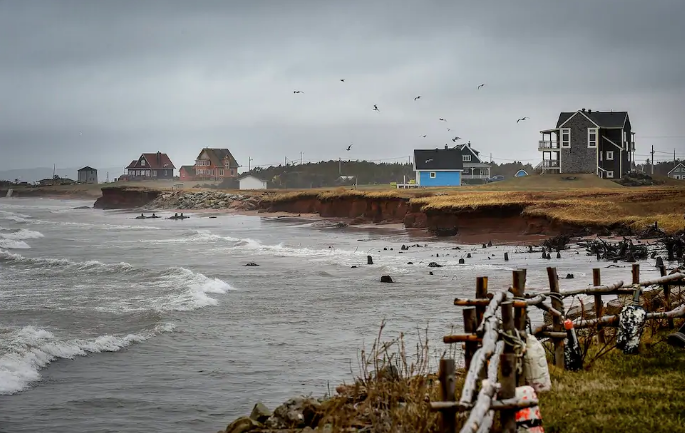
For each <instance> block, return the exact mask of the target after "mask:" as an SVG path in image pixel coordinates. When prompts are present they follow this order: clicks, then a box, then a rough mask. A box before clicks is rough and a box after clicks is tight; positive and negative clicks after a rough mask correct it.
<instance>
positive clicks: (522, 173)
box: [514, 169, 528, 177]
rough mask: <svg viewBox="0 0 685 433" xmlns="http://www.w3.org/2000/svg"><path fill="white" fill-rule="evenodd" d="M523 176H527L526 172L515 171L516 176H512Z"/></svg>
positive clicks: (522, 170)
mask: <svg viewBox="0 0 685 433" xmlns="http://www.w3.org/2000/svg"><path fill="white" fill-rule="evenodd" d="M523 176H528V172H527V171H526V170H524V169H521V170H519V171H517V172H516V174H515V175H514V177H523Z"/></svg>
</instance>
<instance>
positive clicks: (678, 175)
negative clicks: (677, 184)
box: [668, 162, 685, 180]
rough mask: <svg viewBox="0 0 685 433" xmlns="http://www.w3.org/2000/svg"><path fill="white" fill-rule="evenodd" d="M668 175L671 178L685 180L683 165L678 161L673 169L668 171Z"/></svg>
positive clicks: (684, 167)
mask: <svg viewBox="0 0 685 433" xmlns="http://www.w3.org/2000/svg"><path fill="white" fill-rule="evenodd" d="M668 177H670V178H671V179H678V180H685V166H684V165H683V163H682V162H681V163H678V165H676V166H675V167H673V170H671V171H669V172H668Z"/></svg>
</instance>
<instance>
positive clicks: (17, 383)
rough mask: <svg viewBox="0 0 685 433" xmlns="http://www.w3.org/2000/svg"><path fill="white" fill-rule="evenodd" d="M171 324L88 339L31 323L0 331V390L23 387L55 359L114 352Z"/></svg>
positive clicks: (165, 330) (20, 388) (10, 391)
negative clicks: (65, 336)
mask: <svg viewBox="0 0 685 433" xmlns="http://www.w3.org/2000/svg"><path fill="white" fill-rule="evenodd" d="M173 328H174V325H172V324H169V323H165V324H161V325H157V326H155V328H153V329H152V330H148V331H143V332H140V333H137V334H127V335H100V336H98V337H95V338H88V339H60V338H58V337H56V336H55V335H54V334H53V333H52V332H49V331H46V330H44V329H40V328H36V327H33V326H25V327H23V328H21V329H18V330H14V331H11V332H8V333H4V334H0V335H2V337H1V339H0V349H1V351H2V356H0V394H14V393H17V392H20V391H22V390H24V389H26V388H27V387H28V386H29V385H30V384H31V383H32V382H35V381H38V380H40V377H41V376H40V370H41V369H42V368H44V367H45V366H47V365H48V364H50V363H51V362H52V361H54V360H56V359H59V358H63V359H73V358H74V357H76V356H87V355H89V354H91V353H99V352H116V351H118V350H121V349H122V348H124V347H127V346H129V345H131V344H133V343H139V342H142V341H145V340H147V339H149V338H151V337H153V336H155V335H157V334H160V333H162V332H168V331H171V330H173Z"/></svg>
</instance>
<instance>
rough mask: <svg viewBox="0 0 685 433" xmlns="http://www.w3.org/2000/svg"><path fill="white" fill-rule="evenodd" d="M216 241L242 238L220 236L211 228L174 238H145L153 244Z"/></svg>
mask: <svg viewBox="0 0 685 433" xmlns="http://www.w3.org/2000/svg"><path fill="white" fill-rule="evenodd" d="M214 241H227V242H238V241H240V239H238V238H234V237H231V236H220V235H217V234H213V233H212V232H211V231H209V230H192V231H190V232H188V233H186V234H185V235H183V236H180V237H177V238H172V239H156V240H145V241H144V242H145V243H152V244H165V243H198V242H214Z"/></svg>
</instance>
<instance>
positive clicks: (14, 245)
mask: <svg viewBox="0 0 685 433" xmlns="http://www.w3.org/2000/svg"><path fill="white" fill-rule="evenodd" d="M29 248H31V247H30V246H29V244H27V243H26V242H24V241H17V240H14V239H3V238H0V253H2V249H6V250H27V249H29Z"/></svg>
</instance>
